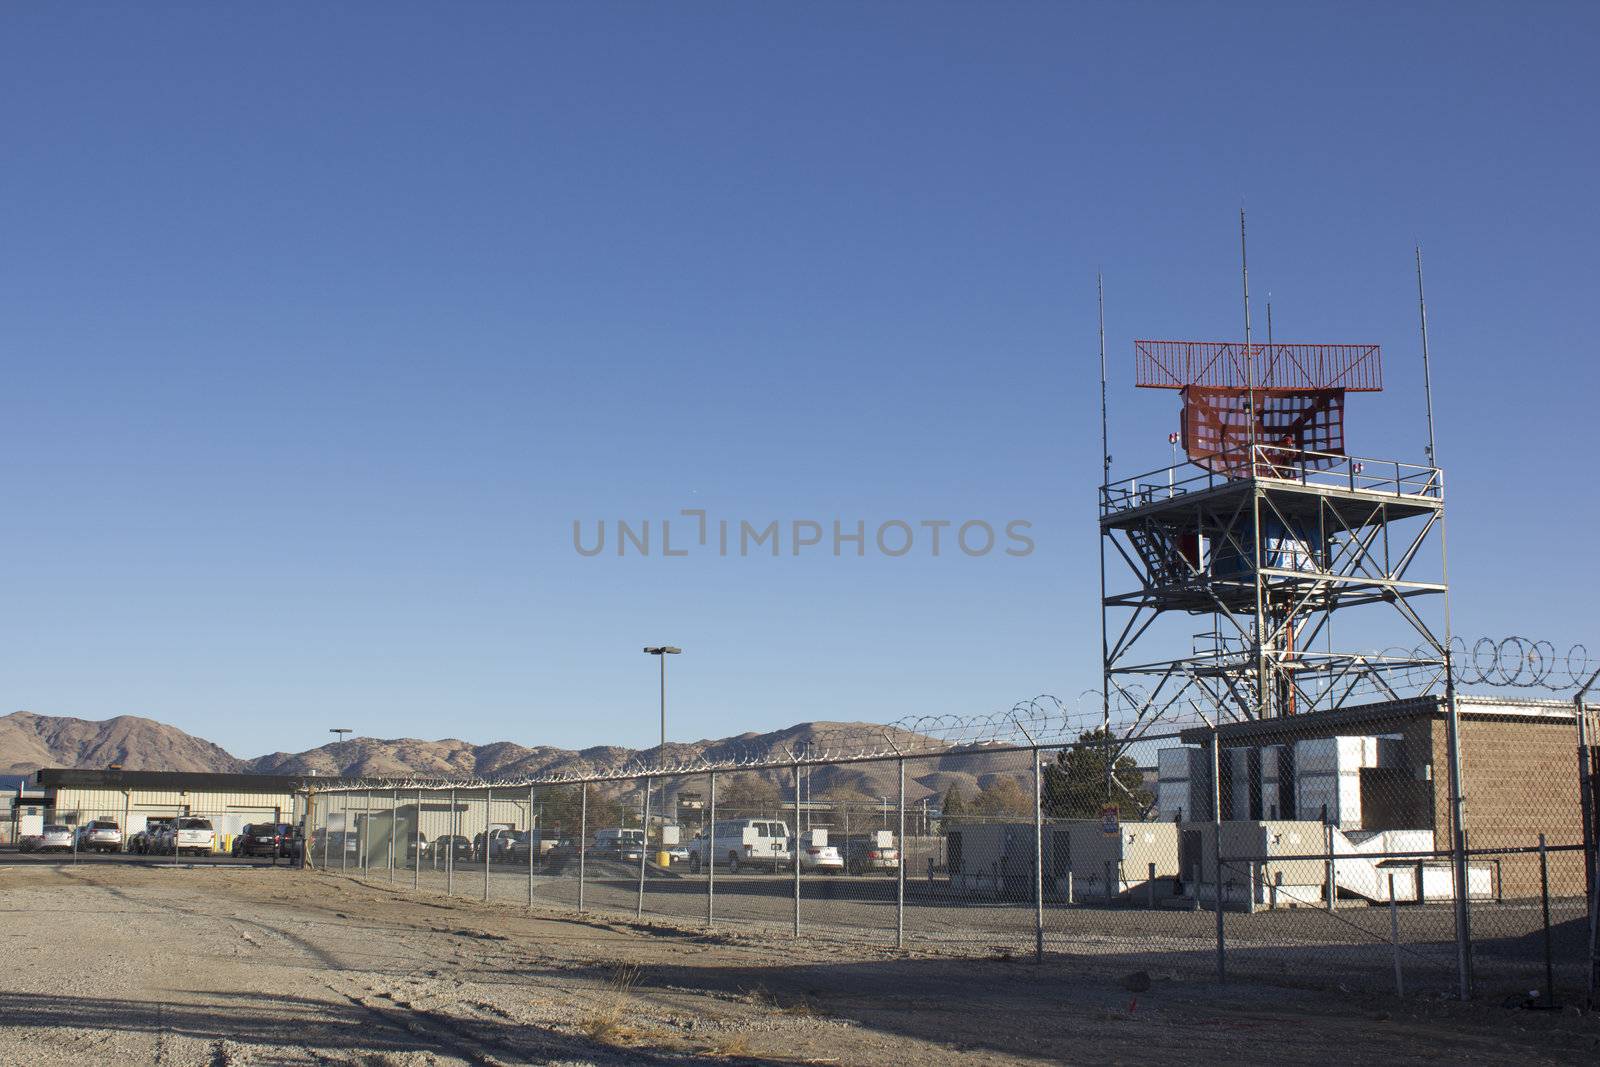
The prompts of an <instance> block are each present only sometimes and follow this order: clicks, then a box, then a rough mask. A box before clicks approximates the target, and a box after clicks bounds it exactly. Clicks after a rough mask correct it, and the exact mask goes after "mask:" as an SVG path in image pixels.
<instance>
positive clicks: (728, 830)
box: [689, 819, 793, 874]
mask: <svg viewBox="0 0 1600 1067" xmlns="http://www.w3.org/2000/svg"><path fill="white" fill-rule="evenodd" d="M713 854H715V855H716V857H717V870H718V871H723V872H726V873H728V874H738V873H739V872H740V871H741V870H748V869H750V868H753V867H756V868H765V869H767V870H782V869H783V868H785V867H787V866H788V865H789V860H790V857H791V856H792V855H793V849H792V846H791V845H790V844H789V826H788V824H787V823H784V822H781V821H779V820H776V819H718V820H717V822H716V823H715V824H714V825H713V826H712V827H711V831H710V833H709V834H707V832H706V831H703V830H702V831H701V832H700V833H698V834H696V835H695V838H694V840H693V841H691V842H689V870H690V871H691V872H694V873H698V872H699V871H700V870H701V868H703V867H704V866H705V865H706V862H707V860H708V859H709V857H710V856H711V855H713Z"/></svg>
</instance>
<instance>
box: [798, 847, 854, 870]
mask: <svg viewBox="0 0 1600 1067" xmlns="http://www.w3.org/2000/svg"><path fill="white" fill-rule="evenodd" d="M800 869H801V870H802V871H815V872H816V873H817V874H839V873H840V872H842V871H843V870H844V857H843V856H841V855H839V849H838V848H837V847H836V846H834V845H802V846H800Z"/></svg>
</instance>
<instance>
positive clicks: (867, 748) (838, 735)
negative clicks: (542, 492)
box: [319, 635, 1600, 790]
mask: <svg viewBox="0 0 1600 1067" xmlns="http://www.w3.org/2000/svg"><path fill="white" fill-rule="evenodd" d="M1450 647H1451V660H1452V663H1453V665H1454V668H1455V676H1456V683H1457V685H1458V686H1488V687H1490V688H1512V689H1543V690H1546V691H1548V692H1552V693H1559V692H1563V691H1576V690H1577V689H1578V687H1579V686H1581V685H1583V684H1584V682H1586V681H1588V679H1589V675H1590V673H1591V672H1593V671H1594V670H1595V669H1596V668H1597V667H1600V661H1597V660H1594V659H1592V658H1591V657H1590V655H1589V650H1588V648H1587V647H1586V646H1584V645H1582V644H1574V645H1571V646H1569V647H1568V649H1567V650H1566V652H1565V653H1564V654H1563V653H1560V652H1558V651H1557V649H1556V646H1555V645H1554V644H1553V643H1551V642H1549V641H1542V640H1534V639H1532V638H1527V637H1522V636H1517V635H1513V636H1509V637H1503V638H1490V637H1483V638H1479V639H1478V640H1477V641H1475V642H1474V643H1473V644H1472V645H1471V646H1468V645H1467V644H1466V642H1464V641H1463V640H1462V639H1460V638H1453V639H1452V640H1451V643H1450ZM1365 655H1367V656H1370V657H1371V658H1372V660H1373V661H1374V662H1382V661H1397V662H1398V661H1405V660H1413V661H1415V660H1427V659H1429V658H1430V657H1437V656H1438V652H1437V650H1435V649H1432V648H1431V647H1429V646H1419V647H1416V648H1403V647H1400V646H1393V647H1390V648H1386V649H1383V650H1382V651H1373V652H1369V653H1365ZM1442 682H1443V671H1442V667H1440V666H1438V665H1428V664H1412V665H1405V666H1400V667H1396V668H1392V669H1388V670H1385V671H1384V672H1383V683H1384V684H1382V685H1380V684H1378V682H1377V681H1376V680H1375V679H1374V680H1368V681H1366V682H1358V683H1357V684H1356V685H1354V686H1352V687H1351V690H1350V692H1352V693H1362V694H1367V693H1370V694H1371V695H1373V696H1375V697H1378V698H1380V699H1383V698H1388V697H1390V696H1391V695H1394V694H1402V695H1403V694H1413V695H1414V694H1415V693H1419V692H1426V691H1429V690H1431V689H1434V688H1437V687H1438V686H1440V685H1442ZM1203 721H1206V720H1205V719H1204V717H1203V716H1202V715H1200V714H1199V712H1198V711H1197V709H1196V708H1195V707H1194V706H1193V702H1189V703H1184V704H1178V703H1172V704H1169V705H1167V706H1164V707H1160V708H1158V707H1156V705H1155V703H1154V698H1153V697H1152V695H1151V694H1150V693H1148V692H1147V691H1146V690H1145V689H1144V688H1142V687H1141V686H1138V685H1136V684H1129V685H1118V686H1117V687H1116V688H1115V689H1114V690H1113V692H1112V694H1111V697H1110V699H1107V698H1106V696H1105V694H1104V693H1103V692H1102V691H1101V690H1099V689H1096V688H1089V689H1084V690H1083V691H1081V692H1080V693H1078V695H1077V696H1076V697H1074V698H1072V699H1071V700H1062V699H1061V698H1059V697H1056V696H1054V695H1052V694H1050V693H1041V694H1039V695H1038V696H1035V697H1031V698H1029V699H1027V700H1020V701H1018V702H1017V703H1015V704H1013V705H1012V706H1011V707H1010V708H1009V709H1006V710H1003V711H993V712H987V713H982V714H977V715H954V714H924V715H905V716H902V717H900V718H898V719H896V720H894V721H893V722H890V723H885V724H881V725H880V724H875V723H851V724H843V725H834V724H830V725H827V726H822V727H810V728H805V727H797V728H795V729H793V730H789V731H784V732H783V733H782V734H780V735H779V736H777V737H776V738H767V739H762V740H760V741H759V742H758V741H756V740H743V739H734V740H731V741H721V742H718V743H716V744H713V745H710V746H707V747H705V748H690V749H688V751H681V750H682V749H685V748H688V746H671V745H669V746H667V747H666V748H665V749H658V750H650V751H646V752H640V753H633V754H630V755H629V756H628V758H627V759H626V760H624V761H622V762H620V763H614V764H611V765H599V766H593V767H588V768H584V769H581V770H576V769H574V770H562V771H544V772H538V773H534V774H523V775H504V776H500V777H497V778H487V777H479V778H472V779H464V780H452V779H448V778H442V777H420V776H399V777H388V776H384V777H371V778H369V777H350V778H339V779H333V780H330V781H329V783H328V785H327V786H326V788H327V789H330V790H352V789H354V790H363V789H384V790H393V789H401V790H415V789H427V790H436V789H441V788H451V787H454V788H470V789H497V788H498V789H526V788H528V787H530V786H535V787H536V786H560V785H576V784H579V783H583V782H591V783H604V782H624V781H633V780H638V779H642V778H646V777H650V778H681V777H686V776H689V775H696V774H706V773H709V772H711V771H732V772H739V771H759V770H776V769H782V768H785V767H793V766H795V765H801V766H810V765H817V764H839V763H856V762H869V761H873V760H883V759H893V758H897V757H902V756H928V755H939V754H952V753H958V752H966V751H973V750H982V749H986V748H987V749H997V750H1003V749H1007V748H1017V749H1022V748H1033V747H1040V748H1062V747H1067V746H1072V745H1080V744H1105V745H1107V746H1108V747H1119V748H1120V747H1121V746H1123V745H1126V744H1128V743H1130V742H1131V741H1134V740H1138V737H1136V736H1135V735H1136V733H1137V731H1139V730H1140V729H1141V728H1143V729H1148V728H1149V727H1150V726H1151V725H1152V724H1153V723H1155V722H1159V723H1161V724H1162V725H1163V726H1164V727H1166V728H1168V729H1171V728H1174V727H1178V726H1182V725H1185V724H1195V723H1200V722H1203ZM1102 728H1109V731H1110V736H1109V737H1104V738H1100V737H1096V731H1099V730H1101V729H1102ZM675 749H677V750H678V751H675ZM319 786H320V783H319Z"/></svg>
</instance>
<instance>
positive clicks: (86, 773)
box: [34, 767, 317, 844]
mask: <svg viewBox="0 0 1600 1067" xmlns="http://www.w3.org/2000/svg"><path fill="white" fill-rule="evenodd" d="M34 781H35V782H36V783H37V784H38V786H39V787H40V788H42V789H43V790H44V791H45V795H46V798H47V804H48V805H49V807H50V808H51V811H52V813H51V816H50V818H51V819H52V820H53V821H55V822H61V823H66V824H68V825H69V826H81V825H82V824H84V823H86V822H88V821H89V820H91V819H97V818H111V819H115V820H116V822H117V825H118V826H120V827H122V832H123V834H124V836H125V837H126V836H128V835H132V834H135V833H138V832H139V831H140V830H143V829H144V828H145V824H146V822H147V821H148V820H149V819H152V818H155V819H170V818H172V817H174V816H178V815H191V816H199V817H204V818H208V819H210V820H211V823H212V826H213V827H214V828H215V829H216V831H217V836H218V841H219V844H220V843H221V842H222V841H223V840H225V839H227V838H231V837H232V835H234V834H236V833H238V832H239V831H240V830H241V829H243V828H244V826H245V824H246V823H253V822H287V823H297V822H299V821H300V820H301V818H302V817H303V815H304V808H305V790H306V789H307V788H308V785H309V786H310V787H313V788H314V787H315V784H316V781H317V780H316V779H315V778H302V777H299V776H288V775H272V774H207V773H198V772H190V771H124V770H71V769H66V768H58V767H48V768H45V769H43V770H40V771H38V772H37V773H36V774H35V775H34Z"/></svg>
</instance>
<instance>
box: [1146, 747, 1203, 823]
mask: <svg viewBox="0 0 1600 1067" xmlns="http://www.w3.org/2000/svg"><path fill="white" fill-rule="evenodd" d="M1156 810H1157V811H1158V812H1159V813H1160V815H1161V818H1162V819H1164V820H1167V821H1169V822H1170V821H1172V820H1176V819H1183V820H1186V821H1187V820H1191V819H1203V818H1207V817H1208V816H1210V814H1211V753H1209V752H1207V751H1206V750H1205V749H1203V748H1163V749H1161V750H1160V751H1158V752H1157V753H1156Z"/></svg>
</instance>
